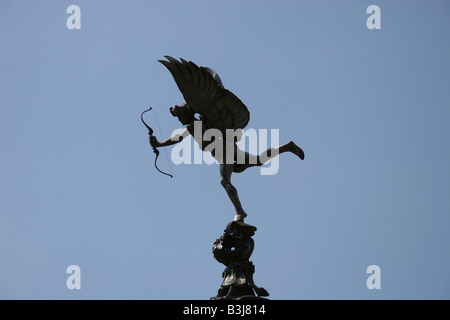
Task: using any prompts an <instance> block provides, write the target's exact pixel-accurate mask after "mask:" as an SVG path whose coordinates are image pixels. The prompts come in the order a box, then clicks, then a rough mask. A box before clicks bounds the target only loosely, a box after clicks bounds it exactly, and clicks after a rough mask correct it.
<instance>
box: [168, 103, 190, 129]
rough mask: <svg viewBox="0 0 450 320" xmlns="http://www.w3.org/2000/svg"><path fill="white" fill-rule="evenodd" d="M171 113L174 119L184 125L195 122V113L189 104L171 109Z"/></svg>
mask: <svg viewBox="0 0 450 320" xmlns="http://www.w3.org/2000/svg"><path fill="white" fill-rule="evenodd" d="M170 113H171V114H172V115H173V116H174V117H177V118H178V120H180V122H181V123H182V124H183V125H187V124H190V123H193V122H194V120H195V117H194V116H195V112H194V110H192V108H191V107H190V106H189V105H188V104H187V103H183V104H182V105H180V106H177V105H175V106H173V107H171V108H170Z"/></svg>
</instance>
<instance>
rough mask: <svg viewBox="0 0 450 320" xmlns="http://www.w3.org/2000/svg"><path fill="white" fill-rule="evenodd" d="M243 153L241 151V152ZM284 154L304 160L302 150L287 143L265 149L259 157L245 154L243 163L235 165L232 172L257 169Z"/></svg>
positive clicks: (293, 144) (291, 142) (290, 142)
mask: <svg viewBox="0 0 450 320" xmlns="http://www.w3.org/2000/svg"><path fill="white" fill-rule="evenodd" d="M241 152H243V151H241ZM284 152H292V153H293V154H295V155H297V156H298V157H299V158H300V159H302V160H303V159H305V154H304V152H303V150H302V149H301V148H300V147H299V146H297V145H296V144H295V143H294V142H293V141H289V142H288V143H286V144H283V145H282V146H279V147H274V148H270V149H267V150H266V151H265V152H263V153H262V154H261V155H259V156H255V155H252V154H250V153H247V152H246V153H245V163H243V164H240V163H235V164H234V168H233V172H242V171H244V170H245V169H247V168H250V167H255V166H256V167H259V166H262V165H264V164H265V163H267V162H268V161H269V160H271V159H272V158H274V157H276V156H278V155H279V154H282V153H284ZM262 155H264V157H263V156H262Z"/></svg>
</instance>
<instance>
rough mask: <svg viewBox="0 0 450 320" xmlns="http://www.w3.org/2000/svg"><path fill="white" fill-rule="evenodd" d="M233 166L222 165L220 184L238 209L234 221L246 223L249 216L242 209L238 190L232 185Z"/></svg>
mask: <svg viewBox="0 0 450 320" xmlns="http://www.w3.org/2000/svg"><path fill="white" fill-rule="evenodd" d="M233 166H234V164H221V165H220V183H221V184H222V186H223V187H224V188H225V190H226V192H227V194H228V197H230V200H231V202H232V203H233V205H234V207H235V209H236V216H235V218H234V220H235V221H244V218H245V217H246V216H247V214H246V213H245V211H244V209H242V205H241V201H240V200H239V196H238V193H237V190H236V188H235V187H234V186H233V185H232V184H231V174H232V173H233Z"/></svg>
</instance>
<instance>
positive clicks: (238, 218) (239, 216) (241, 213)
mask: <svg viewBox="0 0 450 320" xmlns="http://www.w3.org/2000/svg"><path fill="white" fill-rule="evenodd" d="M245 217H247V214H246V213H245V212H244V211H238V212H236V215H235V216H234V221H242V222H244V219H245Z"/></svg>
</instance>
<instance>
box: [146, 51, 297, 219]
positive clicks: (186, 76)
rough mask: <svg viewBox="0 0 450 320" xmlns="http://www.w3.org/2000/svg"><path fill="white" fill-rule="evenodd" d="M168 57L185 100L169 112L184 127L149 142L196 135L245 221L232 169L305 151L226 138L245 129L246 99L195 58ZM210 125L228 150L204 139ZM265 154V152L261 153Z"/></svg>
mask: <svg viewBox="0 0 450 320" xmlns="http://www.w3.org/2000/svg"><path fill="white" fill-rule="evenodd" d="M165 58H166V59H167V60H158V61H159V62H161V63H162V64H163V65H164V66H165V67H166V68H167V69H168V70H169V71H170V73H171V74H172V76H173V78H174V80H175V83H176V84H177V86H178V88H179V90H180V91H181V93H182V95H183V97H184V99H185V100H186V102H185V103H183V104H180V105H175V106H174V107H171V108H170V113H171V114H172V115H173V116H174V117H177V118H178V120H179V121H180V122H181V124H182V125H183V126H185V129H184V130H183V131H182V132H181V133H180V134H177V135H174V136H173V137H170V138H168V139H166V140H164V141H158V140H157V139H156V138H155V137H154V136H153V135H150V139H149V140H150V144H151V146H152V147H153V148H154V150H156V149H157V148H160V147H167V146H170V145H174V144H176V143H178V142H180V141H182V140H183V139H184V138H186V137H188V136H189V135H191V136H193V138H194V140H195V141H196V142H197V143H198V145H199V146H200V148H201V149H202V150H203V151H206V152H211V154H212V155H213V157H214V158H215V159H216V160H217V161H218V162H219V163H220V182H221V184H222V186H223V187H224V188H225V190H226V192H227V194H228V196H229V198H230V200H231V202H232V203H233V205H234V208H235V210H236V215H235V217H234V221H242V222H243V221H244V218H245V217H246V216H247V214H246V212H245V211H244V209H243V208H242V205H241V202H240V200H239V197H238V192H237V190H236V188H235V187H234V186H233V184H232V183H231V175H232V173H233V172H236V173H240V172H243V171H245V170H246V169H247V168H250V167H254V166H262V165H264V164H265V163H266V162H267V161H269V160H271V159H272V158H273V157H275V156H278V155H279V154H281V153H284V152H291V153H293V154H295V155H296V156H298V157H299V158H300V159H302V160H303V159H304V158H305V154H304V152H303V150H302V149H301V148H300V147H298V146H297V145H296V144H295V143H294V142H293V141H289V142H288V143H286V144H283V145H281V146H278V147H273V148H270V149H268V150H267V151H265V152H264V153H262V154H260V155H253V154H250V153H248V152H246V151H243V150H241V149H240V148H239V147H238V146H237V144H236V142H237V140H236V138H235V137H233V138H229V139H228V138H227V137H228V135H227V131H229V130H242V129H244V128H245V127H246V126H247V124H248V122H249V120H250V112H249V111H248V109H247V107H246V106H245V105H244V103H243V102H242V101H241V100H240V99H239V98H238V97H236V96H235V95H234V94H233V93H232V92H231V91H229V90H227V89H225V88H224V86H223V84H222V80H221V79H220V77H219V75H218V74H217V73H216V72H215V71H214V70H212V69H211V68H208V67H199V66H197V65H196V64H195V63H194V62H192V61H186V60H184V59H180V61H178V60H176V59H174V58H172V57H170V56H165ZM196 128H197V129H196ZM198 128H200V129H201V133H200V134H198V132H196V130H197V131H198ZM210 129H215V130H219V131H220V132H221V133H223V135H222V136H221V137H220V138H219V139H220V140H221V141H220V143H221V144H223V146H224V148H223V150H227V152H225V153H224V152H216V150H215V149H211V145H212V144H213V143H214V139H211V141H205V139H203V137H204V133H205V132H207V130H210ZM215 143H217V141H215ZM229 150H231V152H230V151H229ZM263 154H264V156H262V155H263ZM230 157H231V158H230ZM225 158H226V159H225ZM229 159H231V161H230V160H229ZM238 159H241V160H242V159H243V161H238Z"/></svg>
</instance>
